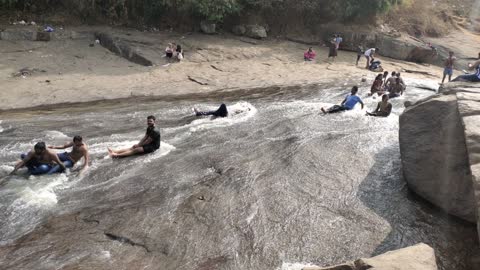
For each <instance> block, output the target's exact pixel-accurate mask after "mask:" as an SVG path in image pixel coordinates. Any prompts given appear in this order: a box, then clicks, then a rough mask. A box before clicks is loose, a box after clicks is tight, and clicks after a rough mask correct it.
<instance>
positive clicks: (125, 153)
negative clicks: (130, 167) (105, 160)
mask: <svg viewBox="0 0 480 270" xmlns="http://www.w3.org/2000/svg"><path fill="white" fill-rule="evenodd" d="M124 150H127V151H123V152H120V153H112V154H111V155H110V156H111V157H112V158H119V157H129V156H133V155H137V154H142V153H144V151H143V147H137V148H133V149H132V148H130V149H124Z"/></svg>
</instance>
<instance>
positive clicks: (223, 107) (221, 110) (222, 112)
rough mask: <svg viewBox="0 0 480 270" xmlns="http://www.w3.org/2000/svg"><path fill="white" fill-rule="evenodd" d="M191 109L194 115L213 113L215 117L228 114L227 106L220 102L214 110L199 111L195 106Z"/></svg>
mask: <svg viewBox="0 0 480 270" xmlns="http://www.w3.org/2000/svg"><path fill="white" fill-rule="evenodd" d="M193 111H194V112H195V115H196V116H203V115H213V116H215V117H227V116H228V111H227V106H226V105H225V104H223V103H222V105H220V108H218V110H216V111H206V112H201V111H199V110H197V109H196V108H193Z"/></svg>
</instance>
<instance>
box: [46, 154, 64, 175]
mask: <svg viewBox="0 0 480 270" xmlns="http://www.w3.org/2000/svg"><path fill="white" fill-rule="evenodd" d="M48 154H49V155H50V158H51V159H53V161H55V163H57V164H58V165H60V167H62V170H63V171H65V170H66V169H67V168H66V167H65V165H64V164H63V162H62V161H60V159H59V158H58V156H57V154H55V153H48Z"/></svg>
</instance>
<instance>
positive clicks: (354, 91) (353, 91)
mask: <svg viewBox="0 0 480 270" xmlns="http://www.w3.org/2000/svg"><path fill="white" fill-rule="evenodd" d="M357 92H358V86H356V85H355V86H354V87H352V95H355V94H356V93H357Z"/></svg>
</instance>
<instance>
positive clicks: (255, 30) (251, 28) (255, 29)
mask: <svg viewBox="0 0 480 270" xmlns="http://www.w3.org/2000/svg"><path fill="white" fill-rule="evenodd" d="M245 35H246V36H247V37H251V38H256V39H262V38H266V37H267V29H265V27H263V26H261V25H258V24H253V25H246V26H245Z"/></svg>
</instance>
